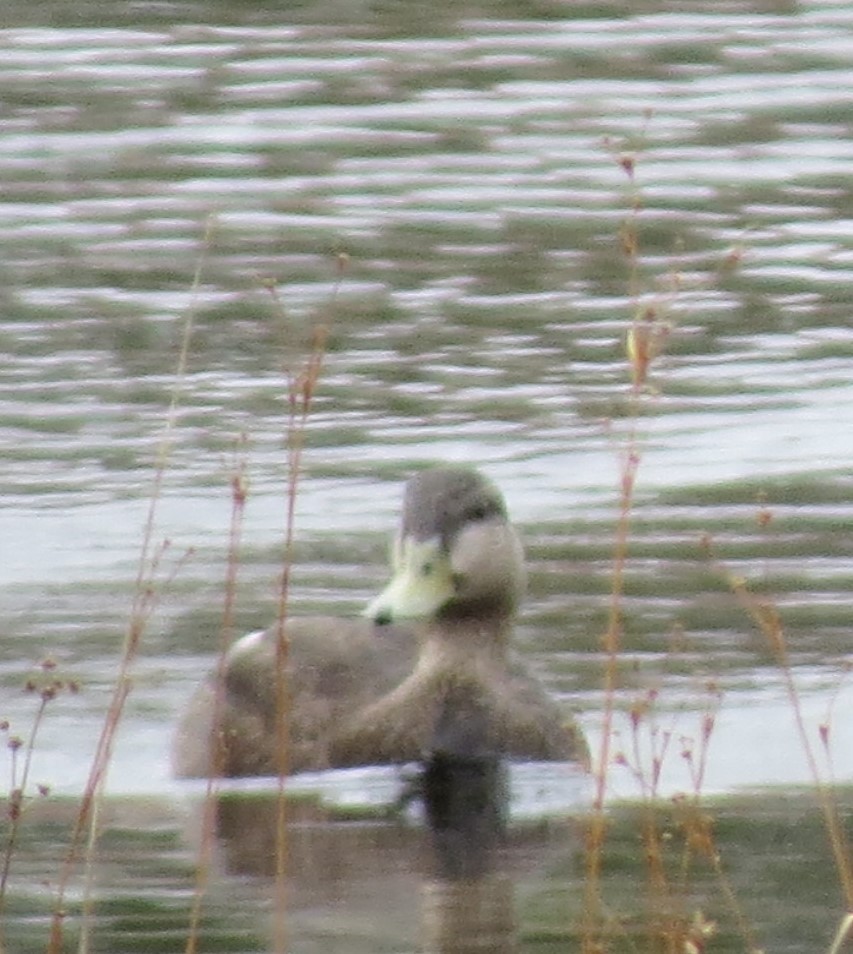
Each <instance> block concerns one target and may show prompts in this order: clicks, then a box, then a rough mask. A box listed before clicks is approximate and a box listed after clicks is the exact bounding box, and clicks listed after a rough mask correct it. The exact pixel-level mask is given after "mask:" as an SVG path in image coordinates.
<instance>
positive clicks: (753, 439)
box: [0, 2, 853, 799]
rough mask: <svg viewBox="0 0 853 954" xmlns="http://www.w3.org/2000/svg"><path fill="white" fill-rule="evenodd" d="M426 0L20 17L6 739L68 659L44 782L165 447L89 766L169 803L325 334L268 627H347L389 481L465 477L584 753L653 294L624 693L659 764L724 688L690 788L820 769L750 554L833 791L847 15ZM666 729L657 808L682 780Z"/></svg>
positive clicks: (100, 668)
mask: <svg viewBox="0 0 853 954" xmlns="http://www.w3.org/2000/svg"><path fill="white" fill-rule="evenodd" d="M443 10H444V12H441V13H434V12H431V13H430V15H429V16H426V15H425V14H424V13H423V11H421V10H420V8H412V7H409V6H407V5H404V4H395V3H388V4H385V5H383V6H381V7H375V8H373V7H371V8H363V7H359V8H358V9H356V8H355V6H351V7H349V6H337V5H334V4H323V5H307V4H306V5H301V6H299V7H298V9H297V10H295V11H293V12H291V13H290V14H289V15H285V14H284V13H282V12H281V11H280V10H278V9H275V8H272V7H269V8H267V7H264V6H260V7H257V6H254V7H252V8H249V7H244V6H242V5H240V6H239V7H235V6H233V5H225V6H223V7H221V8H220V7H218V6H216V5H214V4H184V5H180V4H178V5H164V6H151V7H150V8H141V7H139V8H137V7H132V6H125V5H121V6H116V7H115V8H114V9H110V10H108V11H105V10H104V9H102V7H101V6H100V5H98V6H91V7H90V6H86V5H83V4H79V5H78V4H74V6H73V8H71V7H69V6H67V5H62V4H59V5H52V4H48V3H41V4H40V3H36V4H28V5H23V4H18V3H10V4H7V5H6V7H5V8H4V27H5V28H4V29H3V32H2V35H0V44H2V51H0V104H2V114H0V115H2V127H0V182H1V183H2V194H0V278H2V284H0V343H2V355H3V357H2V359H0V360H2V365H0V368H2V370H1V371H0V441H2V449H3V467H2V469H0V494H2V509H0V548H2V562H0V612H2V616H0V619H2V641H0V691H2V696H0V710H2V711H0V717H6V718H8V719H9V720H10V723H11V726H12V731H14V732H17V733H19V734H22V735H25V734H26V733H27V731H28V727H29V725H30V723H31V719H32V714H33V712H34V710H35V700H34V699H33V697H32V696H31V695H27V694H26V693H24V692H23V691H22V690H21V687H22V685H23V684H24V683H25V681H26V679H27V678H28V677H29V675H30V673H31V672H32V671H33V669H34V667H35V666H36V665H37V664H38V662H39V660H41V659H42V658H44V657H45V656H47V655H50V656H52V657H53V658H54V659H56V660H57V662H58V667H59V672H60V673H61V675H62V676H63V678H66V677H67V678H73V679H75V680H77V681H78V682H79V684H80V691H79V692H78V693H76V694H73V695H72V694H68V693H65V694H62V695H61V696H60V697H59V698H58V699H56V700H55V701H54V702H53V703H51V705H50V707H49V711H48V713H47V717H46V719H45V722H44V725H43V726H42V727H41V729H40V731H39V736H38V740H37V745H36V752H35V757H34V763H33V770H32V780H33V781H34V782H35V781H38V782H42V783H44V784H47V785H50V786H51V788H52V790H53V791H54V793H57V794H59V793H66V794H74V793H77V792H79V791H80V790H81V788H82V786H83V783H84V780H85V778H86V775H87V772H88V767H89V764H90V761H91V755H92V752H93V751H94V746H95V743H96V740H97V734H98V732H99V729H100V726H101V724H102V719H103V714H104V711H105V706H106V703H107V700H108V698H109V693H110V691H111V689H112V686H113V683H114V679H115V674H116V668H117V661H118V658H119V656H120V652H121V645H122V641H123V636H124V632H125V631H126V629H127V625H128V619H129V615H130V609H131V605H132V597H133V592H134V581H135V579H136V575H137V565H138V561H139V557H140V553H141V552H142V541H143V530H144V526H145V522H146V519H147V514H148V512H149V507H150V505H151V500H152V494H153V487H154V472H155V462H156V460H157V455H158V453H159V452H160V449H161V448H162V447H163V446H164V444H163V442H164V441H166V446H167V448H168V459H167V467H166V470H165V472H164V478H163V485H162V489H161V492H160V495H159V497H158V498H157V502H156V512H155V521H154V533H153V537H152V548H153V551H154V552H155V553H160V550H161V548H162V550H163V552H162V555H161V556H160V557H159V558H158V568H157V570H156V573H155V574H154V576H155V583H156V585H155V589H156V593H157V599H156V606H155V609H154V612H153V613H152V615H151V617H150V619H149V621H148V626H147V631H146V636H145V639H144V641H143V648H142V653H141V656H140V658H139V660H138V663H137V665H136V666H135V671H134V687H133V691H132V693H131V696H130V699H129V702H128V707H127V712H126V715H125V718H124V722H123V727H122V730H121V733H120V736H119V739H118V742H117V747H116V751H115V755H114V759H113V762H112V768H111V773H110V779H109V785H108V789H109V790H110V791H112V792H113V793H114V794H116V795H119V794H120V795H125V796H133V797H137V796H143V795H145V796H149V795H151V796H155V797H159V796H164V795H165V796H168V797H169V799H174V798H178V799H180V798H181V797H182V795H181V793H180V792H176V789H175V786H174V784H173V783H172V781H171V779H170V777H169V766H168V747H169V736H170V732H171V726H172V725H173V723H174V719H175V717H176V714H177V712H178V711H179V710H180V707H181V704H182V700H183V699H184V698H185V697H186V695H187V693H188V692H190V691H191V688H192V686H194V685H195V684H196V683H197V682H198V680H199V679H200V678H201V675H202V674H203V673H204V671H205V670H206V669H208V668H209V667H210V666H211V665H212V662H213V659H214V656H215V652H216V647H217V645H218V639H219V628H220V620H221V604H222V591H223V579H224V575H225V568H226V562H227V550H228V544H229V539H231V531H230V530H229V525H230V520H231V514H232V507H231V501H230V490H229V482H230V478H231V477H232V475H233V474H234V472H235V470H238V469H241V468H243V469H245V472H246V474H247V476H248V479H249V487H250V493H249V499H248V504H247V508H246V512H245V518H244V521H243V526H242V539H243V550H242V554H241V558H240V564H241V575H240V581H241V582H240V591H239V602H238V607H237V616H238V622H239V625H240V626H245V627H246V628H248V627H252V626H257V625H262V624H263V623H264V622H265V621H267V620H268V619H270V618H271V617H272V615H273V613H274V605H275V599H276V587H277V581H278V576H279V573H280V554H281V542H282V539H283V535H284V527H285V504H284V500H285V493H286V472H287V464H286V449H285V445H286V435H287V407H288V403H287V389H288V382H289V380H291V379H292V375H293V373H294V369H297V370H298V368H299V367H300V363H301V362H302V361H303V360H304V358H305V355H306V349H307V342H309V341H310V337H311V333H312V329H313V328H316V327H317V326H318V325H319V324H325V325H328V327H329V330H330V337H329V341H328V348H327V354H326V359H325V365H324V369H323V373H322V378H321V382H320V386H319V390H318V393H317V397H316V400H315V402H314V405H313V407H312V410H311V414H310V419H309V423H308V428H307V436H306V448H305V456H304V477H303V479H302V481H301V483H300V488H299V500H298V508H297V522H296V531H297V533H296V536H297V547H296V557H297V569H296V571H295V578H294V588H293V594H292V609H293V612H297V613H298V612H314V611H317V610H321V611H331V612H340V613H352V612H357V611H358V609H359V608H360V607H361V606H362V605H363V604H364V602H365V601H366V600H367V599H368V598H369V597H370V595H371V594H372V593H374V592H375V591H376V588H377V587H378V586H380V585H381V582H382V579H383V575H384V572H385V571H384V562H385V547H386V539H387V535H388V533H389V532H390V530H391V528H392V527H393V523H394V519H395V514H396V512H397V509H398V505H399V486H400V483H401V481H402V480H403V479H405V477H406V476H407V475H408V474H409V473H410V472H411V470H412V469H413V468H414V467H415V466H418V465H421V464H423V463H426V462H430V461H433V460H453V461H471V462H475V463H477V464H479V465H481V466H482V467H483V469H484V470H485V471H486V472H487V473H488V474H489V475H490V476H491V477H492V478H494V479H495V481H496V482H497V483H498V484H499V485H500V486H501V488H502V489H503V490H504V492H505V493H506V496H507V499H508V503H509V507H510V510H511V513H512V514H513V517H514V519H515V520H516V521H517V522H518V524H519V525H520V527H521V529H522V531H523V534H524V537H525V540H526V541H527V545H528V555H529V558H530V570H531V574H530V594H529V599H528V602H527V604H526V607H525V612H524V616H523V619H522V621H521V625H520V629H519V644H520V649H521V650H522V651H523V652H524V653H526V654H527V655H528V658H529V659H530V661H531V664H532V665H533V666H534V667H535V668H536V669H537V671H538V672H539V673H540V674H541V675H542V677H543V679H545V680H546V681H547V682H548V684H549V685H550V687H551V688H552V690H553V691H554V692H555V693H557V694H558V695H560V696H561V697H564V698H565V700H566V703H567V705H569V706H571V707H572V708H574V709H575V710H576V711H577V712H578V718H579V720H580V721H581V723H582V724H583V725H584V727H585V729H586V730H587V731H588V733H589V735H590V738H591V740H592V743H593V748H594V749H595V748H596V747H597V744H598V739H599V734H600V725H601V707H602V695H601V685H602V674H601V657H600V634H601V633H602V632H603V629H604V626H605V620H606V613H607V608H608V592H609V589H610V585H611V583H610V580H611V553H612V548H613V544H612V541H613V534H614V523H615V519H616V514H617V506H618V494H619V482H620V466H621V462H622V460H623V459H624V455H625V453H626V451H627V448H628V446H629V440H630V433H631V428H632V417H631V408H632V403H631V399H630V375H629V369H628V367H627V363H626V359H625V336H626V332H627V329H628V327H629V326H630V322H631V320H632V317H633V316H634V315H635V314H636V313H637V311H638V309H639V308H641V307H653V308H654V309H655V312H656V314H657V315H659V316H660V319H661V321H662V322H663V323H665V324H666V326H667V327H668V328H669V334H668V337H667V340H666V343H665V349H664V353H663V354H662V355H661V357H660V358H659V359H658V360H657V362H656V363H655V366H654V368H653V374H652V379H651V381H650V386H649V387H648V388H647V389H646V393H645V395H644V396H643V398H642V401H641V407H640V417H639V419H638V422H637V431H638V438H639V449H640V453H641V466H640V471H639V479H638V487H637V489H638V502H637V505H636V508H635V513H634V526H633V530H632V539H633V545H632V550H631V555H630V558H629V562H628V567H627V597H628V598H627V603H626V625H625V629H626V633H625V664H624V675H623V678H622V688H621V690H620V694H619V705H620V707H621V708H623V709H624V710H628V709H630V707H631V706H632V705H636V704H637V703H638V702H644V701H647V700H648V699H649V698H650V693H651V694H653V695H654V697H655V701H654V717H653V719H651V720H650V722H649V725H648V726H644V727H643V730H644V731H643V733H642V735H643V737H642V739H641V740H640V749H641V751H643V752H645V753H646V754H645V755H644V756H643V758H646V759H648V758H651V757H652V755H651V754H650V753H651V752H652V751H653V750H654V748H655V746H656V745H658V744H659V741H660V739H661V738H662V737H663V736H666V737H669V738H672V739H678V740H682V739H686V740H687V741H686V743H684V744H686V745H688V746H693V745H698V742H697V739H698V738H699V733H700V725H701V720H702V719H703V717H704V716H705V715H706V714H708V713H709V712H712V711H713V712H715V713H716V722H715V727H714V732H713V734H712V738H711V745H710V750H709V758H708V767H707V773H706V776H705V778H704V783H703V784H704V788H705V790H706V791H707V792H709V793H711V792H723V793H731V792H733V791H738V790H743V789H749V788H751V787H752V786H755V785H773V786H783V787H788V786H790V785H791V784H795V783H800V782H806V781H808V780H809V778H810V776H809V772H808V770H807V768H806V765H805V760H804V758H803V755H802V753H801V751H800V746H799V744H798V741H797V739H796V736H795V732H794V727H793V715H792V709H791V703H790V701H789V699H788V697H787V695H786V693H785V691H784V687H783V683H782V680H781V677H780V673H779V670H778V667H777V666H776V665H775V664H774V661H773V659H772V656H771V654H770V653H769V652H768V651H767V649H766V647H765V646H764V644H763V642H762V639H761V636H760V634H759V633H758V632H757V631H756V628H755V627H754V625H753V624H752V623H751V621H750V619H749V618H748V615H747V614H746V613H745V612H744V610H743V609H742V608H740V607H739V606H738V605H737V602H736V600H735V599H734V598H733V596H732V594H731V592H730V590H729V588H728V587H727V585H726V582H725V579H724V576H725V573H726V572H727V571H728V572H730V573H732V574H736V575H743V576H745V577H746V578H747V579H749V580H750V581H751V584H752V585H753V586H754V587H755V588H756V589H758V590H760V591H761V592H764V593H767V594H769V595H770V597H771V598H772V600H773V602H774V603H775V605H777V606H778V607H779V609H780V612H781V615H782V620H783V622H784V624H785V626H786V632H787V635H788V638H789V646H790V650H791V659H792V662H793V664H794V675H795V679H796V684H797V686H798V688H799V690H800V691H801V693H802V695H801V700H802V706H803V712H804V715H805V720H806V724H807V728H808V731H809V733H810V737H811V738H812V739H813V740H815V741H816V740H817V739H818V729H819V726H820V725H821V724H827V725H829V726H830V728H831V731H830V740H831V743H832V758H831V760H826V759H824V758H823V752H822V751H821V752H820V754H821V764H822V767H823V768H824V769H825V771H827V772H828V773H829V772H831V774H832V777H833V778H835V779H836V780H838V781H846V782H849V781H851V780H853V771H851V769H850V767H849V762H848V761H847V760H846V759H845V758H844V755H845V753H846V752H847V751H849V750H850V745H851V741H853V740H851V739H850V738H849V735H850V732H851V729H850V727H849V726H850V724H851V719H850V717H849V716H850V708H851V706H853V692H851V688H850V685H849V678H848V677H847V675H846V672H847V659H848V656H849V650H848V646H849V637H848V633H849V629H848V617H849V613H848V610H847V602H848V595H849V591H850V589H851V582H853V578H851V571H850V551H851V541H850V534H849V532H848V527H849V521H850V519H851V502H853V489H851V480H850V475H849V471H850V461H851V458H853V428H851V427H850V426H849V422H848V417H849V412H848V408H849V406H850V401H851V387H853V386H852V385H851V380H853V374H851V372H853V325H851V320H850V314H849V308H850V300H851V284H850V274H851V263H853V226H851V223H853V193H851V182H853V178H851V168H853V166H851V161H853V138H851V120H852V119H853V112H851V107H850V89H851V87H853V54H851V52H850V51H851V50H852V49H853V11H851V10H850V9H849V7H848V5H847V4H845V3H818V2H813V3H809V2H803V3H796V4H793V3H778V4H774V3H761V2H754V3H748V2H744V3H728V4H724V5H721V4H716V3H715V4H702V3H697V4H692V5H689V6H687V7H685V6H684V5H679V4H669V3H648V4H642V5H624V6H621V5H617V4H613V5H611V6H607V7H604V6H602V5H592V6H584V5H571V6H566V5H563V4H558V3H545V4H542V5H541V6H537V7H536V9H531V8H529V7H527V6H522V5H519V6H518V7H516V6H514V5H512V4H509V3H507V4H503V5H500V7H499V8H497V9H495V10H491V9H489V8H486V7H483V6H470V7H466V6H458V5H454V6H453V7H451V6H449V5H448V6H447V7H445V8H443ZM289 17H290V19H289ZM626 159H630V161H631V162H632V163H633V167H634V175H633V177H632V176H631V175H629V174H628V171H627V169H626ZM626 222H627V223H628V226H629V228H634V229H635V230H636V231H637V233H638V237H639V256H638V258H637V260H636V262H634V263H633V266H634V267H632V262H631V261H630V259H629V257H628V256H626V254H625V252H624V251H623V250H622V248H621V246H620V234H621V232H622V230H623V229H624V227H625V223H626ZM340 255H346V256H347V264H346V267H345V268H344V269H343V270H342V272H339V268H338V263H339V261H340V259H339V256H340ZM197 272H198V274H199V275H200V279H199V280H198V283H197V286H196V284H195V281H194V276H195V275H196V273H197ZM270 283H274V284H275V287H276V295H275V296H273V295H271V294H270V291H269V286H270ZM190 315H191V316H192V319H193V328H192V336H191V341H190V349H189V356H188V366H187V370H186V372H185V373H184V374H183V375H177V374H176V367H177V365H178V357H179V352H180V344H181V340H182V337H183V335H184V332H185V329H186V326H187V321H188V317H189V316H190ZM173 395H176V400H177V411H176V414H175V426H174V428H173V429H171V430H168V429H167V427H166V421H167V417H168V408H169V403H170V401H171V399H172V397H173ZM762 514H766V515H767V516H769V518H770V519H769V521H768V520H766V519H762ZM706 535H710V537H711V538H712V539H713V541H714V547H715V553H716V555H717V556H718V558H719V561H718V562H717V563H714V564H712V563H709V561H708V559H707V554H706V552H705V549H704V548H703V546H702V545H701V540H702V539H703V537H705V536H706ZM618 728H619V731H620V736H619V739H618V740H617V749H620V747H622V748H624V749H626V750H628V749H629V748H631V746H632V744H633V740H632V738H631V733H630V720H629V719H628V718H627V717H625V718H622V719H620V721H619V723H618ZM680 745H681V743H679V745H676V744H675V742H673V744H672V745H671V747H670V748H669V750H668V751H667V753H666V758H665V760H664V771H663V778H662V783H661V788H662V791H663V792H664V793H669V794H671V793H674V792H677V791H680V790H682V789H684V788H688V789H689V787H690V784H691V783H690V779H689V774H688V773H687V772H686V769H685V764H684V763H685V760H684V758H683V757H681V756H680ZM830 761H831V764H830ZM7 774H8V773H7ZM0 777H2V776H0ZM612 779H613V785H612V795H613V797H618V796H621V795H635V794H637V792H638V786H637V781H636V776H635V773H632V772H631V771H625V770H621V771H620V769H619V768H618V767H616V768H614V770H613V773H612Z"/></svg>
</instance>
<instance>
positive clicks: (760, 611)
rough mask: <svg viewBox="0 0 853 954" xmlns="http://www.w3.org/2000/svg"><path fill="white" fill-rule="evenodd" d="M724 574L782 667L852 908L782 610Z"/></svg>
mask: <svg viewBox="0 0 853 954" xmlns="http://www.w3.org/2000/svg"><path fill="white" fill-rule="evenodd" d="M723 573H724V575H725V578H726V579H727V581H728V583H729V586H730V587H731V589H732V592H733V593H734V594H735V595H736V596H737V598H738V600H739V601H740V603H741V605H742V606H743V607H744V609H745V610H746V612H747V613H748V614H749V616H750V618H751V619H752V620H753V622H754V623H755V624H756V626H757V627H758V629H759V631H760V632H761V634H762V636H763V637H764V639H765V642H766V643H767V645H768V647H769V648H770V651H771V653H772V654H773V656H774V658H775V660H776V664H777V666H778V667H779V671H780V673H781V675H782V682H783V684H784V686H785V692H786V694H787V696H788V702H789V703H790V706H791V711H792V712H793V715H794V723H795V725H796V729H797V735H798V736H799V740H800V746H801V747H802V750H803V753H804V754H805V757H806V762H807V764H808V768H809V774H810V775H811V778H812V784H813V786H814V789H815V793H816V795H817V800H818V804H819V806H820V809H821V813H822V815H823V822H824V827H825V828H826V832H827V836H828V838H829V844H830V848H831V850H832V856H833V860H834V862H835V868H836V871H837V874H838V878H839V880H840V882H841V888H842V891H843V892H844V899H845V903H846V905H847V908H848V910H850V909H853V864H851V858H850V846H849V842H848V839H847V834H846V832H845V830H844V825H843V822H842V820H841V815H840V812H839V808H838V802H837V800H836V798H835V796H834V794H833V791H832V787H831V786H830V785H829V784H828V783H827V782H826V780H825V778H824V777H823V774H822V773H821V771H820V768H819V767H818V762H817V756H816V754H815V750H814V746H813V744H812V742H811V739H810V738H809V733H808V731H807V728H806V723H805V717H804V715H803V707H802V704H801V702H800V694H799V691H798V689H797V685H796V682H795V680H794V672H793V667H792V665H791V660H790V656H789V653H788V641H787V638H786V636H785V629H784V626H783V625H782V620H781V618H780V616H779V611H778V610H777V608H776V607H775V606H774V605H773V604H772V603H771V602H769V601H768V600H765V599H763V598H762V597H760V596H757V595H756V594H755V593H753V592H752V591H751V590H750V589H749V587H748V586H747V583H746V581H745V580H744V579H743V578H742V577H738V576H735V575H734V574H733V573H730V572H729V571H728V570H726V569H725V568H723ZM822 736H823V733H822Z"/></svg>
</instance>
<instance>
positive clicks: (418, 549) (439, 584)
mask: <svg viewBox="0 0 853 954" xmlns="http://www.w3.org/2000/svg"><path fill="white" fill-rule="evenodd" d="M395 550H396V552H395V557H394V561H393V562H394V575H393V576H392V577H391V581H390V582H389V584H388V586H386V587H385V589H384V590H383V591H382V592H381V593H380V594H379V596H377V597H376V599H375V600H373V601H372V602H371V603H370V604H369V605H368V606H367V608H366V609H365V610H364V615H365V616H367V617H369V618H370V619H373V620H376V621H377V622H381V623H391V622H394V621H395V620H406V619H427V618H429V617H431V616H434V615H435V614H436V613H437V612H438V611H439V610H440V609H441V607H442V606H444V604H445V603H447V602H448V601H449V600H450V599H451V598H452V597H453V595H454V583H453V572H452V570H451V568H450V561H449V560H448V558H447V554H446V553H444V552H443V550H442V548H441V546H440V544H439V542H438V541H437V540H425V541H424V540H414V539H412V538H410V537H407V538H405V539H403V540H402V541H400V542H399V543H398V545H397V547H396V548H395Z"/></svg>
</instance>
